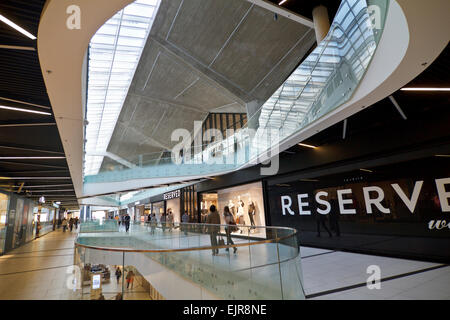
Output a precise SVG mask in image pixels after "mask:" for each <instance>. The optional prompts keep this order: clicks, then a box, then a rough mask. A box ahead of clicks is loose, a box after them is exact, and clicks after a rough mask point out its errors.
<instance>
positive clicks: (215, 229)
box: [206, 205, 220, 256]
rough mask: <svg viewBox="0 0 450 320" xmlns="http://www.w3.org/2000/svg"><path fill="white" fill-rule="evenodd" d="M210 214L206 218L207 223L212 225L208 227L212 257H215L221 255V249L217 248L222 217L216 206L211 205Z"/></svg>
mask: <svg viewBox="0 0 450 320" xmlns="http://www.w3.org/2000/svg"><path fill="white" fill-rule="evenodd" d="M209 211H210V214H209V215H208V217H207V218H206V223H207V224H211V225H210V226H208V232H209V237H210V239H211V247H212V255H213V256H215V255H217V254H219V249H218V248H216V247H217V234H218V233H219V230H220V215H219V213H218V212H217V211H216V206H215V205H211V207H209Z"/></svg>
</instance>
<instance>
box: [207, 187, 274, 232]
mask: <svg viewBox="0 0 450 320" xmlns="http://www.w3.org/2000/svg"><path fill="white" fill-rule="evenodd" d="M200 197H201V198H200V201H201V202H203V203H204V202H205V201H208V202H210V201H213V202H214V203H215V204H218V205H216V208H217V210H218V211H219V213H220V216H221V224H226V223H227V221H225V218H224V211H225V207H228V209H229V212H230V213H231V215H232V216H233V219H234V222H235V223H236V225H235V227H233V228H230V229H228V230H229V233H231V234H236V233H238V232H239V233H242V234H244V233H245V234H249V233H251V234H252V236H255V237H265V231H264V229H262V228H256V226H264V225H265V217H264V201H263V193H262V184H261V182H255V183H251V184H246V185H241V186H235V187H231V188H226V189H220V190H217V191H212V192H208V193H203V194H201V195H200ZM208 204H209V203H208ZM205 211H207V212H208V211H209V210H205ZM201 212H202V216H203V210H202V211H201ZM244 226H248V227H244ZM231 230H232V231H231Z"/></svg>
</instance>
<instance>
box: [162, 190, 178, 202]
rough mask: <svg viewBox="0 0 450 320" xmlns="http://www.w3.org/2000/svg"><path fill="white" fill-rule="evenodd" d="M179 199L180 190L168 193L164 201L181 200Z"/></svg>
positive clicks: (164, 196)
mask: <svg viewBox="0 0 450 320" xmlns="http://www.w3.org/2000/svg"><path fill="white" fill-rule="evenodd" d="M179 197H180V190H176V191H171V192H167V193H164V195H163V198H164V200H170V199H174V198H179Z"/></svg>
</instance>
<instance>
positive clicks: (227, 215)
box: [223, 206, 237, 253]
mask: <svg viewBox="0 0 450 320" xmlns="http://www.w3.org/2000/svg"><path fill="white" fill-rule="evenodd" d="M223 218H224V219H225V223H226V224H227V226H226V227H225V233H226V234H227V246H229V245H230V244H234V242H233V239H231V232H232V230H233V229H234V228H236V223H235V222H234V218H233V214H232V213H231V212H230V208H228V206H225V208H223ZM225 250H226V251H230V249H229V248H226V249H225ZM236 251H237V248H236V247H233V253H236Z"/></svg>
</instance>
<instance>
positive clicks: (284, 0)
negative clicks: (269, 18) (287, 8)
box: [278, 0, 287, 6]
mask: <svg viewBox="0 0 450 320" xmlns="http://www.w3.org/2000/svg"><path fill="white" fill-rule="evenodd" d="M286 1H287V0H282V1H281V2H280V3H279V4H278V5H279V6H281V5H282V4H283V3H285V2H286Z"/></svg>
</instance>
